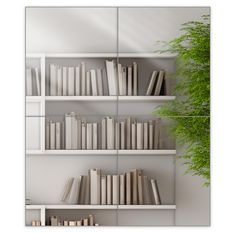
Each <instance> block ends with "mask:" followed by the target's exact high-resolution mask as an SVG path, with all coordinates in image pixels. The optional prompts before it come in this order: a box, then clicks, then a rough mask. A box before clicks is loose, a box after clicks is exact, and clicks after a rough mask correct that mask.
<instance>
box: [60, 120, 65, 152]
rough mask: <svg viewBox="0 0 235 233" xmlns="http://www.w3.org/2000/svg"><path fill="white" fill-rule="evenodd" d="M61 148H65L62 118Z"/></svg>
mask: <svg viewBox="0 0 235 233" xmlns="http://www.w3.org/2000/svg"><path fill="white" fill-rule="evenodd" d="M61 149H63V150H64V149H65V122H64V119H63V120H62V122H61Z"/></svg>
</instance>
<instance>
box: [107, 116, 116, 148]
mask: <svg viewBox="0 0 235 233" xmlns="http://www.w3.org/2000/svg"><path fill="white" fill-rule="evenodd" d="M107 149H108V150H113V149H114V119H113V118H112V117H107Z"/></svg>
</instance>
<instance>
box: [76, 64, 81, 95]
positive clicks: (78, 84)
mask: <svg viewBox="0 0 235 233" xmlns="http://www.w3.org/2000/svg"><path fill="white" fill-rule="evenodd" d="M75 73H76V74H75V95H77V96H79V95H81V75H80V66H77V67H76V68H75Z"/></svg>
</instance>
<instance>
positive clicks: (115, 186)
mask: <svg viewBox="0 0 235 233" xmlns="http://www.w3.org/2000/svg"><path fill="white" fill-rule="evenodd" d="M112 178H113V185H112V187H113V195H112V196H113V198H112V203H113V205H118V204H119V175H113V176H112Z"/></svg>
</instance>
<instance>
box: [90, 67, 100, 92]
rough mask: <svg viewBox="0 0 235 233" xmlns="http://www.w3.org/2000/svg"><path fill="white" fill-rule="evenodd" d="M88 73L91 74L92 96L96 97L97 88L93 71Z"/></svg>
mask: <svg viewBox="0 0 235 233" xmlns="http://www.w3.org/2000/svg"><path fill="white" fill-rule="evenodd" d="M90 72H91V89H92V95H94V96H97V95H98V88H97V80H96V73H95V70H90Z"/></svg>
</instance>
